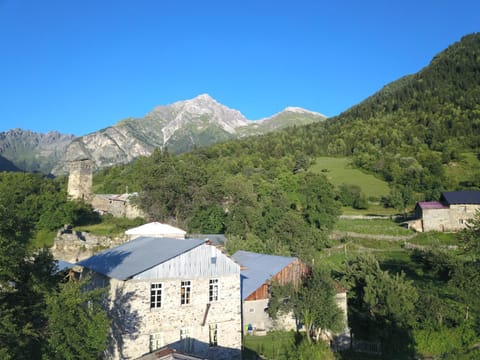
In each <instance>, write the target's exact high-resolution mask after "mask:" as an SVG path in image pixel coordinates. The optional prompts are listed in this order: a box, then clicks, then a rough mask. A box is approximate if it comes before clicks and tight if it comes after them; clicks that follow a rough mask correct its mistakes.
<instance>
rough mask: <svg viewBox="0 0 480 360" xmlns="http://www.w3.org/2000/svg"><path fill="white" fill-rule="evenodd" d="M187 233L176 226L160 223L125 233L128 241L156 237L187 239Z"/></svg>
mask: <svg viewBox="0 0 480 360" xmlns="http://www.w3.org/2000/svg"><path fill="white" fill-rule="evenodd" d="M186 234H187V232H186V231H185V230H182V229H179V228H176V227H174V226H171V225H168V224H163V223H160V222H150V223H148V224H144V225H141V226H138V227H135V228H133V229H128V230H127V231H125V235H127V237H128V240H133V239H136V238H138V237H141V236H143V237H155V238H164V237H165V238H173V239H185V235H186Z"/></svg>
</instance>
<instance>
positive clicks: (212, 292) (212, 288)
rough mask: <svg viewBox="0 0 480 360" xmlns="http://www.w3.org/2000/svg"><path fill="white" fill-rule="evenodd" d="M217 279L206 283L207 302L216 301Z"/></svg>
mask: <svg viewBox="0 0 480 360" xmlns="http://www.w3.org/2000/svg"><path fill="white" fill-rule="evenodd" d="M218 285H219V281H218V279H210V280H209V282H208V301H209V302H214V301H218V288H219V286H218Z"/></svg>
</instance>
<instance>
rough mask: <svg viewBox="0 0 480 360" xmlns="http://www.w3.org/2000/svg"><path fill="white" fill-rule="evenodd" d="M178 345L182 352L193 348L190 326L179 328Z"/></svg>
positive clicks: (190, 350)
mask: <svg viewBox="0 0 480 360" xmlns="http://www.w3.org/2000/svg"><path fill="white" fill-rule="evenodd" d="M180 346H181V349H182V351H184V352H192V349H193V339H192V332H191V330H190V328H181V329H180Z"/></svg>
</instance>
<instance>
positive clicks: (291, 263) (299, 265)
mask: <svg viewBox="0 0 480 360" xmlns="http://www.w3.org/2000/svg"><path fill="white" fill-rule="evenodd" d="M232 258H233V259H234V260H235V261H236V262H237V263H239V264H240V266H241V282H242V310H243V311H242V320H243V330H244V332H247V331H252V332H254V333H255V334H265V333H266V332H267V331H269V330H273V329H275V328H282V329H285V330H295V329H296V328H297V324H296V321H295V318H294V317H293V315H291V314H289V315H287V316H285V317H281V318H279V319H278V320H277V321H275V322H274V321H273V320H272V318H270V316H269V315H268V312H267V309H268V302H269V291H268V287H269V285H270V284H271V283H272V282H274V281H277V282H278V283H279V284H281V285H284V284H287V283H293V284H294V286H297V285H300V283H301V282H302V279H303V277H304V276H305V275H306V274H307V273H308V271H309V270H308V266H307V265H306V264H305V263H303V262H302V261H301V260H299V259H298V258H296V257H286V256H276V255H265V254H259V253H254V252H250V251H243V250H240V251H237V252H236V253H235V254H233V255H232Z"/></svg>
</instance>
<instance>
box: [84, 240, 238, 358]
mask: <svg viewBox="0 0 480 360" xmlns="http://www.w3.org/2000/svg"><path fill="white" fill-rule="evenodd" d="M79 265H81V266H83V272H82V276H87V277H89V279H90V283H91V286H92V287H103V288H106V289H108V292H109V312H110V315H111V317H112V326H111V333H110V346H109V349H108V354H107V356H106V357H107V358H109V359H135V358H138V357H141V356H144V355H146V354H149V353H152V352H155V350H157V349H160V348H162V347H164V346H168V347H169V348H172V349H177V350H178V351H181V352H182V353H185V354H190V355H194V356H200V357H202V358H207V359H237V358H238V359H239V358H240V357H241V341H242V336H241V335H242V334H241V300H240V266H239V265H238V264H237V263H235V262H234V261H233V260H232V259H230V258H229V257H228V256H226V255H225V254H223V253H222V252H221V251H220V250H219V249H218V248H217V247H215V246H213V245H211V244H210V243H209V242H206V241H205V240H200V239H184V240H179V239H172V238H152V237H140V238H137V239H134V240H132V241H129V242H126V243H124V244H122V245H120V246H117V247H115V248H112V249H109V250H105V251H103V252H100V253H98V254H96V255H94V256H92V257H90V258H88V259H86V260H84V261H81V262H80V263H79Z"/></svg>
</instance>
